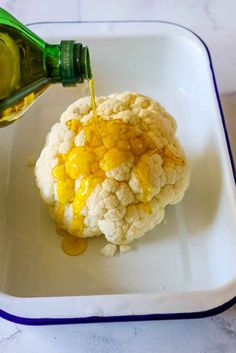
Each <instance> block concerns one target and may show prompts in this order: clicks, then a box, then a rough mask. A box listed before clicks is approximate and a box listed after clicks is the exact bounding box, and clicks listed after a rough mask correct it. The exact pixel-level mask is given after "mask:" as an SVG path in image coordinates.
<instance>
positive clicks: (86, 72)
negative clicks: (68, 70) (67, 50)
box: [81, 46, 93, 80]
mask: <svg viewBox="0 0 236 353" xmlns="http://www.w3.org/2000/svg"><path fill="white" fill-rule="evenodd" d="M81 63H82V70H81V72H82V77H83V79H84V80H91V79H92V78H93V74H92V70H91V65H90V55H89V49H88V47H83V46H82V48H81Z"/></svg>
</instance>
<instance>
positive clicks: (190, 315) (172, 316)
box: [0, 20, 236, 326]
mask: <svg viewBox="0 0 236 353" xmlns="http://www.w3.org/2000/svg"><path fill="white" fill-rule="evenodd" d="M86 23H87V24H96V23H98V24H99V23H100V24H112V23H120V24H124V23H127V24H129V23H137V24H142V23H163V24H168V25H172V26H175V27H178V28H181V29H184V30H186V31H187V32H190V33H191V34H192V35H193V36H194V37H196V38H197V39H198V40H199V41H200V42H201V43H202V45H203V47H204V48H205V51H206V54H207V57H208V62H209V67H210V72H211V76H212V81H213V86H214V90H215V95H216V100H217V105H218V108H219V112H220V117H221V120H222V125H223V132H224V135H225V139H226V144H227V149H228V154H229V158H230V164H231V168H232V172H233V177H234V184H236V169H235V162H234V159H233V153H232V148H231V145H230V140H229V135H228V131H227V127H226V122H225V117H224V113H223V108H222V105H221V101H220V95H219V91H218V87H217V82H216V77H215V72H214V68H213V63H212V58H211V54H210V50H209V48H208V46H207V44H206V43H205V41H204V40H203V39H202V38H201V37H200V36H199V35H198V34H197V33H195V32H194V31H193V30H191V29H189V28H188V27H185V26H183V25H180V24H177V23H174V22H169V21H162V20H122V21H120V20H106V21H101V20H98V21H42V22H41V21H39V22H32V23H28V24H27V26H28V27H33V26H35V25H56V24H58V25H60V24H86ZM10 297H12V298H14V296H10ZM234 304H236V296H234V297H233V298H231V299H230V300H228V301H226V302H225V303H223V304H221V305H219V306H217V307H214V308H211V309H208V310H204V311H196V312H195V311H194V312H181V313H161V314H158V313H154V314H142V315H140V314H139V315H122V316H117V315H116V316H89V317H73V318H71V317H70V318H66V317H65V318H48V317H45V318H44V317H43V318H27V317H23V316H16V315H14V314H11V313H9V312H6V311H4V310H2V309H1V308H0V317H1V318H3V319H6V320H8V321H11V322H14V323H17V324H23V325H32V326H40V325H60V324H76V323H98V322H123V321H148V320H177V319H196V318H205V317H209V316H213V315H217V314H220V313H222V312H224V311H225V310H227V309H229V308H230V307H231V306H232V305H234Z"/></svg>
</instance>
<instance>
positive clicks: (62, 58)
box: [45, 41, 92, 86]
mask: <svg viewBox="0 0 236 353" xmlns="http://www.w3.org/2000/svg"><path fill="white" fill-rule="evenodd" d="M45 66H46V67H45V69H46V72H47V77H48V78H49V79H50V81H51V82H61V83H62V84H63V86H75V85H76V84H78V83H83V82H84V80H90V79H91V78H92V71H91V67H90V58H89V50H88V48H87V47H84V46H83V45H82V44H80V43H75V42H74V41H61V44H60V45H54V44H47V45H46V55H45Z"/></svg>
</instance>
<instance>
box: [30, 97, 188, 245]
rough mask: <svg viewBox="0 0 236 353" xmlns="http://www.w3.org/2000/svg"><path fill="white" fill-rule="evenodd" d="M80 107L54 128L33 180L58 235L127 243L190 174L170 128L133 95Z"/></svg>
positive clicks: (162, 115)
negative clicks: (60, 231) (94, 107)
mask: <svg viewBox="0 0 236 353" xmlns="http://www.w3.org/2000/svg"><path fill="white" fill-rule="evenodd" d="M96 104H97V119H94V118H93V112H92V107H91V101H90V97H85V98H82V99H79V100H78V101H77V102H75V103H73V104H72V105H71V106H69V107H68V109H67V111H66V112H64V113H63V114H62V117H61V122H60V123H57V124H55V125H54V127H53V128H52V130H51V132H50V133H49V135H48V137H47V143H46V146H45V147H44V149H43V151H42V153H41V156H40V158H39V159H38V161H37V164H36V168H35V174H36V180H37V184H38V186H39V188H40V190H41V194H42V197H43V198H44V200H45V201H46V202H47V203H49V204H50V205H51V209H52V210H53V214H54V216H55V218H56V221H57V223H58V225H59V227H60V228H62V229H65V230H67V231H68V232H69V233H70V234H73V235H75V236H78V237H92V236H97V235H100V234H104V235H105V237H106V239H107V240H108V241H109V242H110V243H113V244H116V245H124V244H129V243H131V242H132V241H133V240H134V239H138V238H140V237H142V236H143V235H144V234H145V233H146V232H147V231H148V230H151V229H152V228H153V227H154V226H155V225H156V224H158V223H160V222H161V221H162V220H163V218H164V214H165V207H166V206H167V205H168V204H174V203H177V202H178V201H180V200H181V199H182V197H183V195H184V192H185V190H186V188H187V186H188V183H189V167H188V163H187V160H186V157H185V155H184V152H183V150H182V147H181V146H180V144H179V142H178V140H177V138H176V137H175V132H176V123H175V120H174V119H173V118H172V117H171V116H170V115H169V114H168V113H167V112H166V111H165V110H164V108H162V107H161V106H160V105H159V104H158V103H157V102H155V101H154V100H152V99H150V98H148V97H145V96H143V95H140V94H137V93H129V92H125V93H121V94H113V95H110V96H108V97H99V98H97V99H96Z"/></svg>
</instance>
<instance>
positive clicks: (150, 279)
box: [0, 22, 236, 324]
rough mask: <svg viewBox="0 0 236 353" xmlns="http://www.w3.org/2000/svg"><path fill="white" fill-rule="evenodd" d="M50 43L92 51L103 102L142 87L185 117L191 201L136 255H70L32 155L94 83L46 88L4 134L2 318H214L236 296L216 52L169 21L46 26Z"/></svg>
mask: <svg viewBox="0 0 236 353" xmlns="http://www.w3.org/2000/svg"><path fill="white" fill-rule="evenodd" d="M30 28H31V29H32V30H33V31H35V32H36V33H37V34H38V35H39V36H41V37H42V38H44V39H45V40H47V41H48V42H51V43H54V42H55V43H57V42H59V41H60V40H62V39H75V40H76V41H80V42H82V43H83V44H87V45H88V46H89V48H90V52H91V56H92V67H93V70H94V75H95V84H96V94H97V95H106V94H110V93H113V92H119V91H125V90H128V91H138V92H140V93H143V94H145V95H149V96H151V97H153V98H154V99H156V100H158V101H159V102H160V103H161V104H162V105H163V106H164V107H165V108H166V109H167V111H169V112H170V113H171V114H172V115H173V116H174V117H175V118H176V120H177V123H178V137H179V138H180V140H181V142H182V144H183V146H184V149H185V151H186V152H187V155H188V158H189V160H190V164H191V169H192V176H191V183H190V187H189V189H188V191H187V193H186V196H185V198H184V200H183V201H182V202H181V203H180V204H178V205H176V206H170V207H168V209H167V212H166V221H165V222H164V223H162V224H161V225H159V226H158V227H156V228H155V229H154V230H153V231H151V232H150V234H148V235H146V236H145V237H144V238H143V239H141V240H140V241H139V242H138V246H137V247H134V250H133V251H131V252H129V253H127V254H125V255H123V256H115V257H114V258H105V257H103V256H102V255H100V253H99V250H100V248H101V247H102V246H103V245H104V240H103V239H102V238H98V239H91V240H90V241H89V247H88V250H87V251H86V252H85V253H84V254H83V255H82V256H80V257H68V256H67V255H65V254H64V253H63V252H62V251H61V248H60V241H61V239H60V237H58V236H57V234H56V231H55V226H54V223H53V221H52V220H51V218H50V216H49V214H48V210H47V207H46V205H44V204H43V202H42V201H41V199H40V196H39V192H38V190H37V188H36V185H35V181H34V173H33V168H29V166H28V163H27V161H28V159H29V158H30V157H37V156H38V155H39V153H40V150H41V149H42V147H43V145H44V142H45V136H46V134H47V132H48V130H49V129H50V127H51V126H52V124H54V123H55V122H56V121H57V120H58V119H59V116H60V114H61V113H62V112H63V110H64V109H65V108H66V106H67V105H68V104H70V103H71V102H73V101H74V100H76V99H77V98H78V97H80V96H84V95H87V94H88V90H87V87H85V85H84V86H82V87H78V88H68V89H64V88H62V87H61V86H54V87H51V88H50V89H48V90H47V91H46V92H45V94H44V95H43V96H42V97H41V98H40V99H38V101H37V102H36V103H35V105H34V106H33V107H32V108H31V109H30V110H29V111H28V112H27V114H26V115H25V116H24V118H23V119H22V120H21V121H19V122H18V123H15V124H13V125H12V126H10V127H8V128H5V129H2V130H1V131H0V146H1V148H0V200H1V204H0V208H1V212H0V290H1V293H0V309H1V310H0V315H1V316H2V317H5V318H7V319H9V320H12V321H15V322H20V323H25V324H50V323H71V322H95V321H120V320H138V319H168V318H183V317H185V318H188V317H191V318H192V317H201V316H207V315H212V314H214V313H217V312H220V311H222V310H224V309H226V308H227V307H229V306H230V305H231V304H232V303H234V302H235V301H236V300H235V296H236V258H235V254H236V217H235V209H236V208H235V174H234V166H233V159H232V154H231V151H230V146H229V143H228V137H227V132H226V129H225V123H224V118H223V113H222V109H221V106H220V101H219V96H218V92H217V87H216V82H215V77H214V72H213V68H212V63H211V59H210V55H209V51H208V49H207V47H206V45H205V44H204V43H203V41H202V40H201V39H200V38H199V37H198V36H197V35H195V34H194V33H192V32H191V31H189V30H187V29H185V28H183V27H181V26H178V25H175V24H171V23H164V22H116V23H114V22H102V23H95V22H93V23H92V22H90V23H88V22H87V23H38V24H31V25H30Z"/></svg>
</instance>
